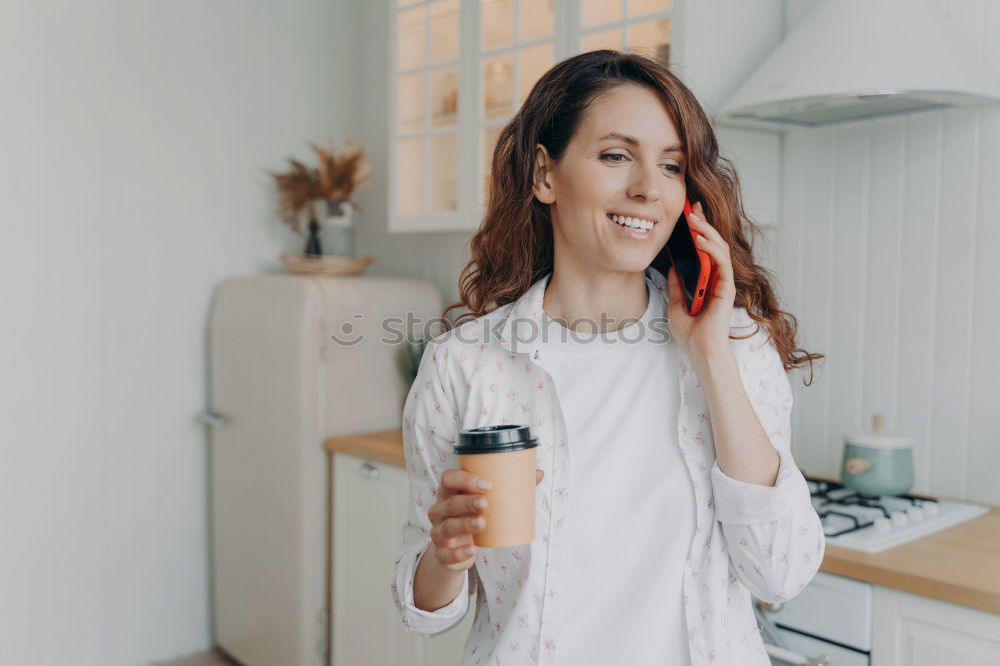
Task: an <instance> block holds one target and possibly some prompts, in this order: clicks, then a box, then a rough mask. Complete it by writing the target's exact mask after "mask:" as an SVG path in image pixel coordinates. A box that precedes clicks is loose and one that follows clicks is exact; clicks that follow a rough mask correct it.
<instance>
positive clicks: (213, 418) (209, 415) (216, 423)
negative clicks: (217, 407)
mask: <svg viewBox="0 0 1000 666" xmlns="http://www.w3.org/2000/svg"><path fill="white" fill-rule="evenodd" d="M198 420H199V421H201V422H202V423H204V424H205V425H210V426H212V427H214V428H221V427H222V426H224V425H226V423H228V421H227V420H226V418H225V417H224V416H220V415H219V414H216V413H215V412H213V411H212V410H211V409H206V410H205V411H203V412H202V413H201V414H199V415H198Z"/></svg>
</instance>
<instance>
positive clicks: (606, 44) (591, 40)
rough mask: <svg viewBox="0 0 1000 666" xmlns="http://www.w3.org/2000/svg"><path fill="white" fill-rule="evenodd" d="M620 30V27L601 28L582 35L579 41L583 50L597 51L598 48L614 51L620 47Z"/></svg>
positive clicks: (621, 34)
mask: <svg viewBox="0 0 1000 666" xmlns="http://www.w3.org/2000/svg"><path fill="white" fill-rule="evenodd" d="M622 36H623V33H622V30H621V29H620V28H618V29H615V30H601V31H600V32H592V33H590V34H589V35H584V36H583V39H582V40H581V43H582V44H583V50H584V51H597V50H599V49H614V50H616V51H619V50H621V48H622Z"/></svg>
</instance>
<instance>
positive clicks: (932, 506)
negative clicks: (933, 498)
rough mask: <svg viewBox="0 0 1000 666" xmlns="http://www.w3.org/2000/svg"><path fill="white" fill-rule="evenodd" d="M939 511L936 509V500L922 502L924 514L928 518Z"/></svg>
mask: <svg viewBox="0 0 1000 666" xmlns="http://www.w3.org/2000/svg"><path fill="white" fill-rule="evenodd" d="M938 513H940V510H939V509H938V505H937V502H927V504H924V515H925V516H927V517H928V518H930V517H931V516H936V515H938Z"/></svg>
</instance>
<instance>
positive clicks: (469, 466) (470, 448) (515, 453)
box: [455, 425, 538, 548]
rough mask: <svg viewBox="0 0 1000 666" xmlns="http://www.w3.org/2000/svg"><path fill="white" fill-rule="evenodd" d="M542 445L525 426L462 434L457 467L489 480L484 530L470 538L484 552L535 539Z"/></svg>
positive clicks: (467, 431)
mask: <svg viewBox="0 0 1000 666" xmlns="http://www.w3.org/2000/svg"><path fill="white" fill-rule="evenodd" d="M537 448H538V440H537V439H532V438H531V430H530V428H528V426H524V425H498V426H484V427H482V428H472V429H471V430H462V431H461V432H460V433H459V435H458V444H456V445H455V455H456V456H458V465H459V467H461V468H462V469H464V470H465V471H467V472H472V473H473V474H475V475H477V476H480V477H482V478H484V479H486V480H488V481H490V482H491V483H492V484H493V486H492V487H491V488H490V489H489V490H488V491H486V493H485V497H486V502H487V504H488V506H487V507H486V509H485V510H484V511H483V512H482V513H483V517H484V518H485V519H486V528H485V529H484V530H482V531H480V532H477V533H476V534H473V535H472V541H473V542H474V543H475V544H476V545H477V546H480V547H483V548H509V547H511V546H522V545H524V544H527V543H531V542H532V541H533V540H534V538H535V487H536V484H535V465H536V462H537V456H536V449H537Z"/></svg>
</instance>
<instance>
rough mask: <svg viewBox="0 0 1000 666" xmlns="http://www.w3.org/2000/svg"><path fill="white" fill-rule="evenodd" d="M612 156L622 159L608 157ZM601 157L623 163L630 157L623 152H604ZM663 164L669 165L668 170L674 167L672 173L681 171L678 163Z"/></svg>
mask: <svg viewBox="0 0 1000 666" xmlns="http://www.w3.org/2000/svg"><path fill="white" fill-rule="evenodd" d="M612 157H620V158H622V159H620V160H614V159H608V158H612ZM601 159H608V161H609V162H613V163H615V164H621V163H622V162H623V161H624V160H626V159H628V157H627V156H625V155H622V154H621V153H604V154H603V155H601ZM661 166H665V167H667V170H668V171H670V170H671V169H673V171H670V173H674V174H678V173H680V172H681V168H680V167H679V166H677V165H676V164H663V165H661Z"/></svg>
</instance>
